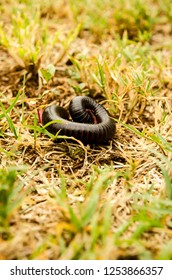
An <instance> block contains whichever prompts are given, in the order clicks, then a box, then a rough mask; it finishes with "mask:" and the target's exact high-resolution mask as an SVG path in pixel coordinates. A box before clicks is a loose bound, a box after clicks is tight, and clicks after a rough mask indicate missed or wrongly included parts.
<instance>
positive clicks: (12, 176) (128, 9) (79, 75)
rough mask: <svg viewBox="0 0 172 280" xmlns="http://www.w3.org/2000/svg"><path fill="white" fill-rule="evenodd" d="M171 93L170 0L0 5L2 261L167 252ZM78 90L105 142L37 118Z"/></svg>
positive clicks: (171, 255) (171, 205) (171, 206)
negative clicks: (92, 108) (104, 119)
mask: <svg viewBox="0 0 172 280" xmlns="http://www.w3.org/2000/svg"><path fill="white" fill-rule="evenodd" d="M171 92H172V1H171V0H128V1H123V0H120V1H112V0H104V1H102V0H75V1H74V0H56V1H55V0H50V1H42V0H38V1H32V0H23V1H22V0H8V1H6V0H1V3H0V259H10V260H12V259H18V260H21V259H25V260H26V259H29V260H33V259H41V260H47V259H56V260H57V259H58V260H71V259H79V260H91V259H97V260H104V259H107V260H109V259H115V260H121V259H137V260H142V259H154V260H162V259H165V260H168V259H172V161H171V159H172V94H171ZM77 95H82V96H90V97H92V98H94V99H95V100H96V101H97V102H98V103H100V104H101V105H103V106H104V107H105V108H106V109H107V111H108V112H109V113H110V115H111V117H112V118H114V120H115V121H116V134H115V137H114V138H113V139H112V140H111V141H109V142H108V143H107V144H106V145H96V144H87V145H84V144H83V143H82V142H81V141H78V140H75V139H73V140H72V139H66V138H65V136H64V137H63V136H62V137H61V138H60V136H59V135H55V136H54V135H51V134H50V133H48V131H47V130H46V127H44V126H43V125H41V124H40V122H39V118H38V111H39V110H42V109H44V108H45V107H46V106H47V105H50V104H58V105H60V106H62V107H64V108H68V106H69V103H70V101H71V100H72V99H73V97H74V96H77ZM59 138H60V139H59Z"/></svg>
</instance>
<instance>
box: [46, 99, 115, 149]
mask: <svg viewBox="0 0 172 280" xmlns="http://www.w3.org/2000/svg"><path fill="white" fill-rule="evenodd" d="M69 112H70V115H71V117H72V120H73V121H71V120H69V114H68V112H67V111H66V110H65V109H64V108H62V107H60V106H56V105H51V106H48V107H47V108H45V110H44V111H43V114H42V123H43V125H45V124H47V123H49V122H51V121H56V120H57V121H59V122H56V123H52V124H50V125H49V126H47V127H46V129H47V130H48V131H49V132H51V133H52V134H56V133H57V132H58V131H59V130H60V134H61V135H66V136H73V137H75V138H76V139H79V140H81V141H82V142H83V143H97V144H99V143H105V142H107V141H108V140H110V139H112V138H113V136H114V134H115V122H114V120H113V119H111V118H110V116H109V115H108V113H107V111H106V110H105V109H104V108H103V106H101V105H100V104H98V103H97V102H96V101H94V100H93V99H92V98H90V97H86V96H85V97H84V96H77V97H75V98H74V99H73V100H72V101H71V103H70V105H69Z"/></svg>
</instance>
